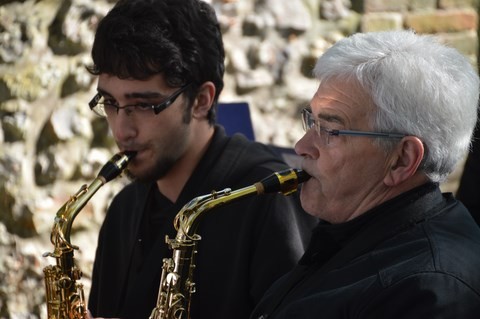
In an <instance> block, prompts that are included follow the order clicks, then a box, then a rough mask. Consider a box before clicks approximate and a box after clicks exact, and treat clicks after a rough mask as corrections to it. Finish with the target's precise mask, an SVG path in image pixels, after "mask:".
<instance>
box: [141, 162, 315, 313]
mask: <svg viewBox="0 0 480 319" xmlns="http://www.w3.org/2000/svg"><path fill="white" fill-rule="evenodd" d="M309 178H310V176H309V175H308V174H307V173H305V172H304V171H302V170H297V169H287V170H284V171H280V172H276V173H273V174H272V175H270V176H268V177H267V178H265V179H263V180H261V181H260V182H257V183H255V184H253V185H251V186H247V187H244V188H241V189H238V190H235V191H232V190H231V189H229V188H226V189H224V190H222V191H218V192H216V191H213V192H212V193H211V194H208V195H203V196H199V197H196V198H194V199H192V200H191V201H190V202H188V203H187V204H186V205H185V206H183V208H182V209H181V210H180V212H179V213H178V214H177V215H176V217H175V220H174V226H175V229H176V230H177V235H176V237H175V238H173V239H170V238H169V237H168V235H167V236H166V238H165V241H166V243H167V244H168V246H169V247H170V249H172V251H173V255H172V258H165V259H163V266H162V274H161V277H160V287H159V291H158V297H157V305H156V307H155V308H154V309H153V310H152V313H151V315H150V319H187V318H190V304H191V298H192V295H193V294H194V293H195V282H194V281H193V272H194V269H195V260H194V259H195V254H196V253H197V250H196V246H197V243H198V241H199V240H200V239H201V237H200V236H199V235H198V234H197V233H195V231H196V228H197V226H198V224H199V222H200V217H201V216H202V215H203V214H204V213H205V212H207V211H209V210H211V209H214V208H216V207H219V206H222V205H225V204H228V203H231V202H234V201H237V200H239V199H242V198H245V197H249V196H253V195H260V194H266V193H277V192H280V193H282V194H284V195H289V194H291V193H293V192H295V191H296V190H297V188H298V185H299V184H300V183H303V182H304V181H306V180H307V179H309Z"/></svg>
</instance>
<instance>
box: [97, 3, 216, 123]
mask: <svg viewBox="0 0 480 319" xmlns="http://www.w3.org/2000/svg"><path fill="white" fill-rule="evenodd" d="M92 59H93V65H91V66H89V67H88V68H87V69H88V71H89V72H90V73H92V74H94V75H99V74H102V73H107V74H112V75H115V76H118V77H119V78H134V79H139V80H143V79H147V78H149V77H151V76H153V75H156V74H159V73H161V74H163V75H164V77H165V80H166V82H167V84H168V85H169V86H171V87H180V86H182V85H185V84H187V83H191V84H192V85H190V86H189V87H188V90H187V91H186V94H187V96H188V98H189V100H190V101H192V100H193V98H194V97H195V95H196V93H197V90H198V87H199V86H200V85H202V84H203V83H205V82H206V81H211V82H213V83H214V84H215V87H216V94H215V99H214V106H213V107H212V109H211V111H210V113H209V115H208V119H209V122H210V123H211V124H213V123H214V122H215V112H216V104H217V102H218V96H219V95H220V93H221V91H222V89H223V74H224V71H225V64H224V60H225V52H224V48H223V41H222V34H221V31H220V26H219V24H218V21H217V18H216V15H215V11H214V10H213V8H212V7H211V6H210V5H208V4H207V3H206V2H204V1H201V0H120V1H119V2H117V4H116V5H115V6H114V7H113V8H112V10H110V11H109V12H108V14H107V15H106V16H105V17H104V18H103V19H102V20H101V21H100V23H99V24H98V27H97V31H96V34H95V40H94V42H93V48H92Z"/></svg>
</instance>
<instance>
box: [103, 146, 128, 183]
mask: <svg viewBox="0 0 480 319" xmlns="http://www.w3.org/2000/svg"><path fill="white" fill-rule="evenodd" d="M135 155H137V152H133V151H127V152H125V153H118V154H115V155H114V156H113V157H112V158H111V159H110V160H109V161H108V162H107V163H106V164H105V165H104V166H103V167H102V169H101V170H100V173H98V176H99V177H100V176H101V177H103V179H104V180H105V183H107V182H109V181H111V180H112V179H114V178H116V177H117V176H118V175H120V174H121V173H122V171H123V170H124V169H125V168H126V167H127V165H128V162H129V161H130V160H131V159H132V158H134V157H135Z"/></svg>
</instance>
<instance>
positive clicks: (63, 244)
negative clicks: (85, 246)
mask: <svg viewBox="0 0 480 319" xmlns="http://www.w3.org/2000/svg"><path fill="white" fill-rule="evenodd" d="M135 154H136V153H135V152H125V153H119V154H116V155H115V156H113V157H112V158H111V159H110V160H109V161H108V162H107V163H106V164H105V165H104V166H103V167H102V169H101V170H100V173H99V174H98V175H97V177H96V178H95V179H94V180H93V182H92V183H91V184H90V185H89V186H87V185H86V184H85V185H83V186H82V187H81V188H80V190H79V191H78V192H77V193H76V194H75V195H73V196H71V197H70V199H69V200H68V201H67V202H66V203H65V204H64V205H63V206H62V207H61V208H60V209H59V210H58V212H57V214H56V216H55V220H54V224H53V227H52V232H51V234H50V241H51V242H52V244H53V246H54V251H53V252H47V253H44V254H43V257H53V258H55V259H56V265H49V266H47V267H45V268H44V269H43V273H44V275H45V288H46V299H47V314H48V318H49V319H67V318H68V319H74V318H75V319H84V318H87V307H86V303H85V296H84V292H83V285H82V284H81V283H77V280H80V279H81V277H82V272H81V270H80V269H79V268H78V267H77V266H76V265H75V261H74V257H73V252H74V250H77V249H78V247H77V246H75V245H72V244H71V243H70V232H71V230H72V223H73V220H74V219H75V217H76V216H77V215H78V213H79V212H80V210H81V209H82V208H83V207H84V206H85V205H86V204H87V202H88V200H90V198H91V197H92V196H93V195H94V194H95V193H96V192H97V191H98V189H99V188H100V187H102V186H103V185H104V184H106V183H107V182H109V181H111V180H112V179H114V178H116V177H117V176H119V175H120V173H121V172H122V171H123V170H124V169H125V168H126V167H127V165H128V162H129V161H130V160H131V159H132V158H133V157H134V156H135Z"/></svg>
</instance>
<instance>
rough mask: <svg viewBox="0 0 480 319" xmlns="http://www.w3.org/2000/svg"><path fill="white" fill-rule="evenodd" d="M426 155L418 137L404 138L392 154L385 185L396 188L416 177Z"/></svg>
mask: <svg viewBox="0 0 480 319" xmlns="http://www.w3.org/2000/svg"><path fill="white" fill-rule="evenodd" d="M424 153H425V148H424V146H423V143H422V141H421V140H420V139H419V138H418V137H415V136H405V137H404V138H402V140H401V141H400V143H399V144H398V145H397V147H396V148H395V150H394V151H393V152H392V154H391V158H390V169H389V170H388V171H387V172H386V175H385V178H384V183H385V184H386V185H388V186H396V185H399V184H401V183H402V182H404V181H406V180H407V179H409V178H410V177H412V176H413V175H415V173H416V172H417V169H418V166H419V165H420V163H421V161H422V159H423V155H424Z"/></svg>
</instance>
